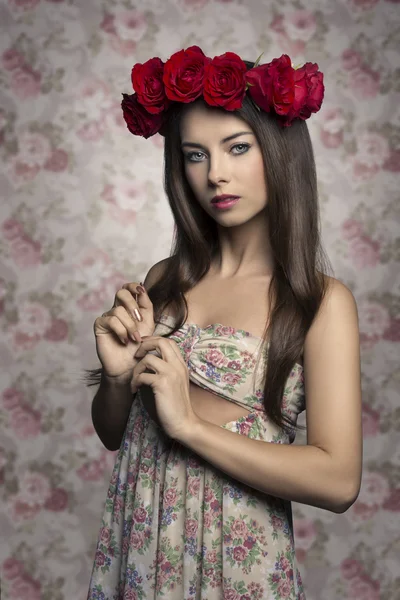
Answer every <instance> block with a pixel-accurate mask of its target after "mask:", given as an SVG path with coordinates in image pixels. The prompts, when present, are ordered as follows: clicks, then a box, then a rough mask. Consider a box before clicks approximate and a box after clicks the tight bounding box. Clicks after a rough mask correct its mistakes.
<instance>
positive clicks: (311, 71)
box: [293, 62, 325, 119]
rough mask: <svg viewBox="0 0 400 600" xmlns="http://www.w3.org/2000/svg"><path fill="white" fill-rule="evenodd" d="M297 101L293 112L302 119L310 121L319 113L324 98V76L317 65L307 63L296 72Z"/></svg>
mask: <svg viewBox="0 0 400 600" xmlns="http://www.w3.org/2000/svg"><path fill="white" fill-rule="evenodd" d="M294 73H295V75H294V79H295V101H294V103H293V110H294V112H295V113H296V115H295V116H298V117H299V118H300V119H308V118H309V117H310V116H311V113H315V112H318V111H319V109H320V108H321V104H322V100H323V98H324V91H325V86H324V75H323V73H321V72H320V71H318V65H317V64H316V63H310V62H307V63H305V64H304V65H303V66H302V67H300V68H299V69H296V70H295V72H294Z"/></svg>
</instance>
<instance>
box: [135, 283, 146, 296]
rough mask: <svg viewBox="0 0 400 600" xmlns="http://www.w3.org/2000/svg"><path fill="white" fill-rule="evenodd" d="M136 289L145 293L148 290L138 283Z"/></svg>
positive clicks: (140, 292)
mask: <svg viewBox="0 0 400 600" xmlns="http://www.w3.org/2000/svg"><path fill="white" fill-rule="evenodd" d="M136 291H137V292H139V294H145V293H146V290H145V289H144V287H143V286H142V285H137V286H136Z"/></svg>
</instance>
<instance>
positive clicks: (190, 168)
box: [180, 103, 267, 225]
mask: <svg viewBox="0 0 400 600" xmlns="http://www.w3.org/2000/svg"><path fill="white" fill-rule="evenodd" d="M180 133H181V140H182V145H181V147H182V152H183V155H184V157H183V158H184V166H185V173H186V177H187V180H188V182H189V184H190V187H191V188H192V190H193V193H194V195H195V197H196V199H197V200H198V202H199V203H200V204H201V205H202V207H203V208H204V210H205V211H206V212H207V213H208V214H209V215H210V216H212V217H213V218H214V219H215V220H216V221H218V222H220V223H221V224H227V225H229V224H230V225H238V224H240V223H243V222H245V221H248V220H249V219H251V218H252V217H254V216H255V215H256V214H258V213H259V212H260V211H261V210H263V209H264V208H265V206H266V204H267V187H266V182H265V175H264V163H263V159H262V154H261V149H260V146H259V144H258V141H257V139H256V136H255V135H254V133H253V131H252V129H251V127H250V126H249V125H248V124H247V123H246V122H245V121H243V120H242V119H240V118H239V117H237V116H235V115H233V114H231V113H229V112H228V111H225V110H220V109H215V108H213V107H207V106H205V105H204V103H194V104H193V105H192V106H190V107H188V108H187V111H186V113H185V114H184V115H183V117H182V120H181V129H180ZM233 136H234V137H233ZM225 138H231V139H225ZM221 194H230V195H234V196H240V200H239V202H237V203H236V204H235V205H233V206H232V207H231V208H229V209H226V210H218V209H217V208H215V207H214V206H213V205H212V204H211V200H212V198H213V197H214V196H216V195H221Z"/></svg>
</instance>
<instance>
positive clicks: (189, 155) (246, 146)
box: [185, 143, 251, 162]
mask: <svg viewBox="0 0 400 600" xmlns="http://www.w3.org/2000/svg"><path fill="white" fill-rule="evenodd" d="M234 148H235V149H236V148H242V151H239V152H234V153H233V154H234V156H237V155H238V154H245V153H246V152H247V150H248V149H249V148H251V144H244V143H243V144H235V145H234V146H232V147H231V149H230V150H231V151H232V150H233V149H234ZM199 154H200V155H203V156H204V152H200V151H197V152H188V153H187V154H185V158H186V160H188V161H189V162H203V161H202V160H201V157H200V160H198V159H197V158H195V156H196V155H197V156H199Z"/></svg>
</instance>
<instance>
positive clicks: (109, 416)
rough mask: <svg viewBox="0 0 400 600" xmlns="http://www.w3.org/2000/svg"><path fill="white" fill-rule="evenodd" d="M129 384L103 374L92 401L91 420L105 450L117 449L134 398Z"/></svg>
mask: <svg viewBox="0 0 400 600" xmlns="http://www.w3.org/2000/svg"><path fill="white" fill-rule="evenodd" d="M134 397H135V396H134V395H133V394H132V391H131V384H130V383H126V384H120V383H117V382H115V381H112V380H111V379H108V378H107V377H105V376H104V375H103V376H102V378H101V383H100V387H99V389H98V391H97V393H96V395H95V397H94V398H93V402H92V421H93V425H94V428H95V430H96V432H97V435H98V436H99V438H100V440H101V441H102V443H103V444H104V446H105V447H106V448H107V450H118V448H119V447H120V445H121V442H122V438H123V435H124V432H125V428H126V424H127V422H128V417H129V413H130V410H131V407H132V402H133V400H134Z"/></svg>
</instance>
